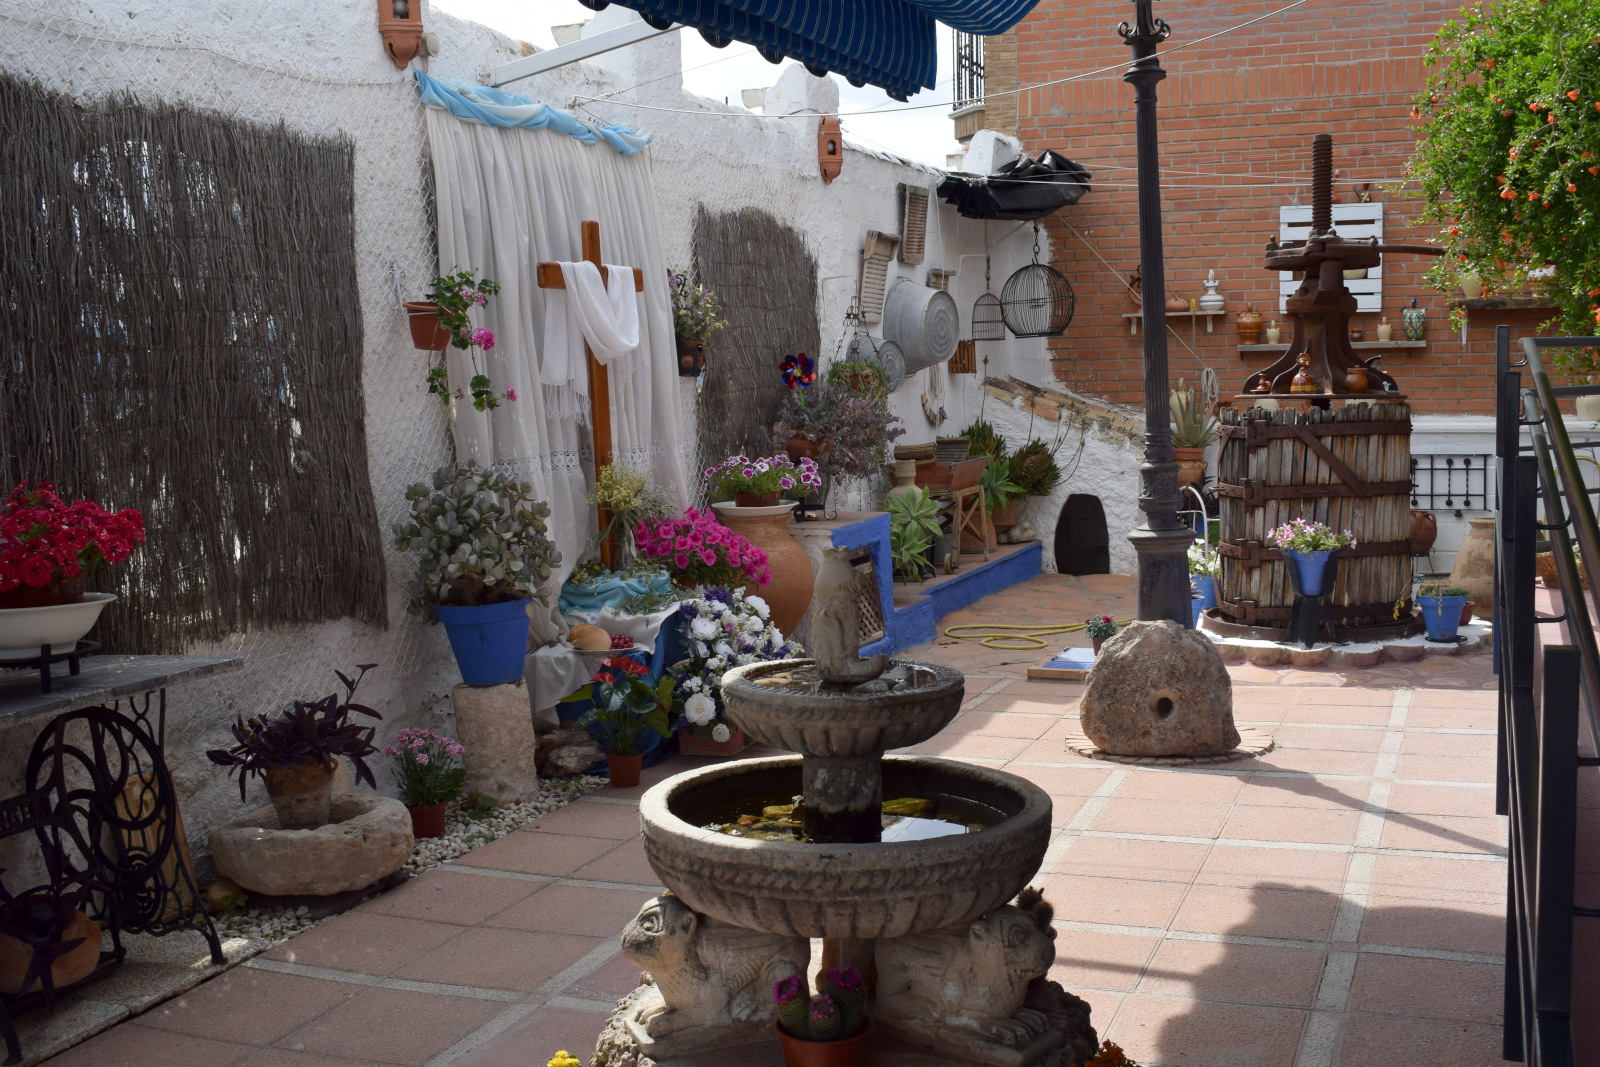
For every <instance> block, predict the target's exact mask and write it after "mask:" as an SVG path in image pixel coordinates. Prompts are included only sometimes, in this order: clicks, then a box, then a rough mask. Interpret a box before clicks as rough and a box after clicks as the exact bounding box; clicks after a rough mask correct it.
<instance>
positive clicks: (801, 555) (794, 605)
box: [711, 500, 812, 637]
mask: <svg viewBox="0 0 1600 1067" xmlns="http://www.w3.org/2000/svg"><path fill="white" fill-rule="evenodd" d="M794 504H795V502H794V501H792V500H786V501H783V502H782V503H779V504H778V505H776V506H775V507H768V508H741V507H738V506H736V505H734V504H733V503H732V502H731V501H723V502H721V503H716V504H712V505H711V506H712V507H713V508H715V509H716V512H717V518H719V519H721V520H722V524H723V525H724V526H726V527H727V528H728V529H730V530H732V531H733V532H734V533H736V534H738V535H739V536H740V537H743V538H745V539H746V540H748V541H749V542H750V543H751V544H753V545H755V546H756V547H757V548H759V549H761V550H762V551H764V552H765V553H766V554H767V566H768V567H769V568H771V570H772V581H771V582H769V583H768V584H766V585H764V586H762V587H761V588H760V589H749V590H746V592H749V593H754V594H756V595H758V596H760V597H761V598H762V599H763V600H765V601H766V602H767V605H768V606H769V607H771V608H772V623H773V625H774V626H776V627H777V628H778V630H779V632H780V633H782V634H783V636H785V637H788V636H789V635H790V634H791V633H793V632H794V628H795V627H796V626H798V625H799V624H800V618H801V616H803V615H805V613H806V608H807V607H809V606H810V604H811V586H812V574H811V560H810V558H809V557H808V556H807V555H806V550H805V549H804V548H803V547H801V545H800V542H799V541H796V540H795V539H794V535H793V534H791V533H790V532H789V516H790V514H791V513H792V512H793V511H794Z"/></svg>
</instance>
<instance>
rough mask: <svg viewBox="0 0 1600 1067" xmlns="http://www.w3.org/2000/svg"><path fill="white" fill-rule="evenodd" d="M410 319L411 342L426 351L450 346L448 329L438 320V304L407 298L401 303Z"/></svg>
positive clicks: (440, 349)
mask: <svg viewBox="0 0 1600 1067" xmlns="http://www.w3.org/2000/svg"><path fill="white" fill-rule="evenodd" d="M402 306H403V307H404V308H405V309H406V316H407V317H408V318H409V319H410V320H411V343H412V344H413V345H415V346H417V347H418V348H420V349H423V350H424V351H427V352H441V351H443V350H444V349H446V348H448V347H449V346H450V331H449V330H447V329H445V328H444V326H443V325H442V324H441V323H440V322H439V305H438V304H435V303H432V302H430V301H426V300H407V301H406V302H405V303H404V304H403V305H402Z"/></svg>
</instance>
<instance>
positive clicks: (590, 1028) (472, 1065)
mask: <svg viewBox="0 0 1600 1067" xmlns="http://www.w3.org/2000/svg"><path fill="white" fill-rule="evenodd" d="M606 1019H607V1013H606V1011H605V1009H604V1008H597V1010H595V1011H592V1012H588V1011H574V1010H572V1009H571V1008H556V1007H551V1006H549V1005H545V1006H543V1007H540V1008H537V1009H535V1010H534V1011H533V1012H531V1013H530V1014H528V1015H527V1016H525V1017H524V1018H522V1019H519V1020H517V1021H516V1022H515V1023H512V1024H511V1025H510V1026H508V1027H506V1029H505V1030H504V1031H503V1032H502V1033H499V1034H496V1035H495V1036H494V1037H493V1038H491V1039H490V1040H489V1041H487V1042H485V1044H484V1045H483V1047H482V1048H479V1049H476V1050H474V1051H473V1052H472V1054H471V1055H469V1056H467V1057H465V1058H464V1059H462V1060H459V1061H457V1065H458V1067H533V1065H534V1064H543V1063H544V1062H545V1061H546V1060H548V1059H549V1058H550V1057H551V1056H554V1055H555V1054H556V1053H557V1052H558V1051H561V1050H563V1049H565V1050H567V1051H569V1052H571V1053H572V1054H573V1055H575V1056H577V1057H578V1058H579V1059H581V1060H583V1061H584V1062H588V1059H589V1056H590V1054H591V1053H592V1052H593V1051H594V1043H595V1039H596V1038H598V1037H599V1036H600V1031H601V1030H602V1029H604V1028H605V1025H606Z"/></svg>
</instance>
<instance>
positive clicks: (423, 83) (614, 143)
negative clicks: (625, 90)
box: [416, 70, 651, 156]
mask: <svg viewBox="0 0 1600 1067" xmlns="http://www.w3.org/2000/svg"><path fill="white" fill-rule="evenodd" d="M416 74H417V91H418V92H419V93H421V94H422V102H423V103H424V104H426V105H427V106H428V107H433V108H438V109H440V110H441V111H448V112H450V114H452V115H454V116H455V117H456V118H458V119H466V120H467V121H468V122H478V123H482V124H483V125H485V126H520V127H522V128H524V129H530V130H554V131H555V132H556V133H564V134H566V135H567V136H568V137H575V138H577V139H578V140H580V141H582V142H584V143H585V144H597V143H599V142H600V141H604V142H605V143H606V144H608V145H610V146H611V147H612V148H615V149H616V150H617V151H618V152H620V153H622V154H623V155H625V156H631V155H633V154H634V153H635V152H640V151H643V150H644V147H645V145H647V144H649V143H650V141H651V136H650V135H649V134H648V133H639V132H638V131H636V130H630V129H628V127H626V126H591V125H589V124H588V123H587V122H584V121H582V120H581V119H579V118H578V117H577V116H575V115H573V114H571V113H570V112H567V111H558V110H557V109H555V108H553V107H551V106H550V105H549V104H535V103H534V102H533V101H532V100H528V99H526V98H525V97H521V96H515V95H513V94H511V93H508V92H503V91H502V90H500V89H491V88H490V87H489V86H487V85H450V84H448V83H447V82H442V81H440V80H439V79H438V78H434V77H430V76H428V75H427V74H424V73H423V72H422V71H420V70H419V71H417V72H416Z"/></svg>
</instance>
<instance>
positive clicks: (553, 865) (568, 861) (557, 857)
mask: <svg viewBox="0 0 1600 1067" xmlns="http://www.w3.org/2000/svg"><path fill="white" fill-rule="evenodd" d="M616 847H617V842H616V840H615V839H613V838H605V837H572V836H571V835H568V834H545V833H540V832H539V831H537V830H524V831H520V832H518V833H514V834H507V835H506V836H504V837H502V838H500V839H499V840H498V841H491V842H489V843H488V844H487V845H484V846H482V847H481V848H475V849H473V850H472V851H471V852H468V853H467V854H466V855H465V856H462V857H460V858H459V859H457V860H456V861H455V862H456V863H458V864H460V865H461V866H463V867H491V868H493V869H494V870H497V871H520V872H522V873H524V874H547V875H551V876H557V877H559V876H564V875H569V874H571V873H572V872H574V871H576V870H577V869H578V868H579V867H582V866H583V865H584V864H586V863H589V862H590V861H592V860H596V859H599V858H600V857H601V856H603V855H605V854H606V853H607V852H610V851H611V850H612V849H614V848H616Z"/></svg>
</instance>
